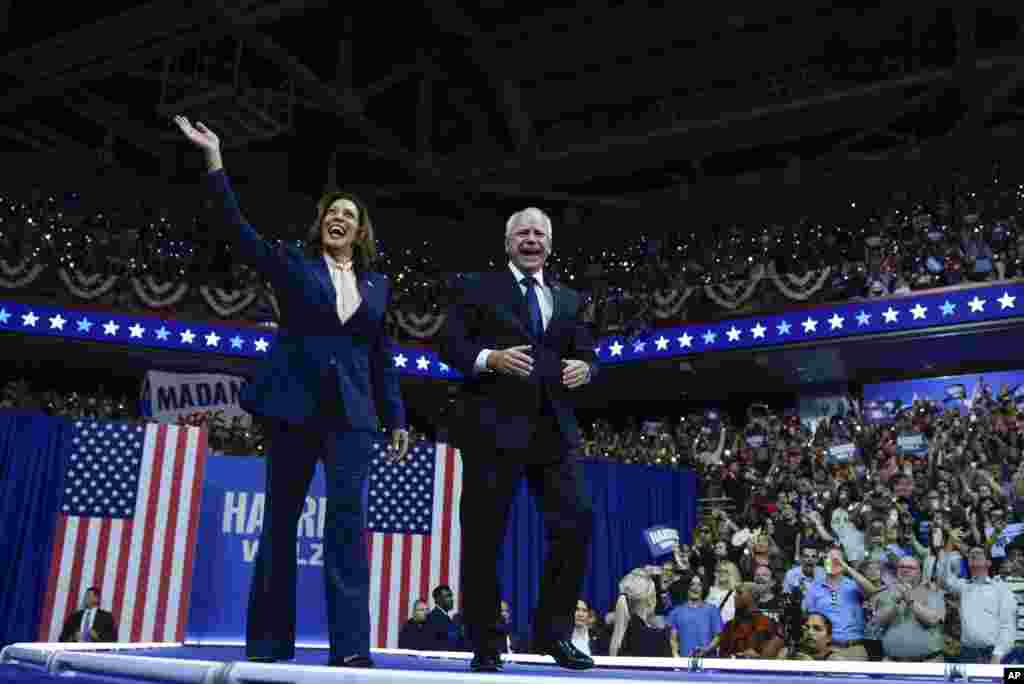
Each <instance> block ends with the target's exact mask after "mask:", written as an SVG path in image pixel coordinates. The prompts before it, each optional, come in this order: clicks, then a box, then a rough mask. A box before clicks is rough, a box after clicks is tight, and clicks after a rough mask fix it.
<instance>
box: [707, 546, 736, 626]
mask: <svg viewBox="0 0 1024 684" xmlns="http://www.w3.org/2000/svg"><path fill="white" fill-rule="evenodd" d="M741 581H742V578H741V576H740V570H739V568H737V567H736V564H735V563H733V562H732V561H727V560H724V561H720V562H719V563H718V567H717V568H716V569H715V585H714V586H713V587H711V590H710V591H708V595H707V598H706V599H705V600H706V601H707V602H708V603H710V604H711V605H713V606H716V607H717V608H718V610H719V611H721V613H722V624H725V623H727V622H728V621H729V620H731V619H732V618H733V616H734V615H735V614H736V587H738V586H739V584H740V582H741Z"/></svg>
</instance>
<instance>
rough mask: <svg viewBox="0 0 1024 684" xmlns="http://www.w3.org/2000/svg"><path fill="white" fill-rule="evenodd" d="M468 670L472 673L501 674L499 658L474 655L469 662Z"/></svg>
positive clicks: (496, 656)
mask: <svg viewBox="0 0 1024 684" xmlns="http://www.w3.org/2000/svg"><path fill="white" fill-rule="evenodd" d="M469 669H470V670H471V671H473V672H501V656H498V655H482V654H479V653H476V654H474V655H473V660H471V661H470V662H469Z"/></svg>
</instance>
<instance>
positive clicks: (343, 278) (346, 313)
mask: <svg viewBox="0 0 1024 684" xmlns="http://www.w3.org/2000/svg"><path fill="white" fill-rule="evenodd" d="M324 261H326V262H327V271H328V273H330V274H331V282H332V283H334V291H335V293H336V294H337V303H336V305H337V309H338V319H339V320H340V321H341V322H342V324H344V323H345V322H347V321H348V319H350V318H352V314H354V313H355V312H356V309H358V308H359V304H360V302H362V297H360V296H359V287H358V286H357V285H356V275H355V273H353V272H352V261H351V260H350V261H347V262H338V261H335V260H334V259H332V258H331V257H329V256H328V255H326V254H324Z"/></svg>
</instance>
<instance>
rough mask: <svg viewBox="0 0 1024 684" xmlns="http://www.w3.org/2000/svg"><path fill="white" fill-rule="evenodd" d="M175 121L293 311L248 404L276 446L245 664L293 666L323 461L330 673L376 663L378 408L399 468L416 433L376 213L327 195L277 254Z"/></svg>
mask: <svg viewBox="0 0 1024 684" xmlns="http://www.w3.org/2000/svg"><path fill="white" fill-rule="evenodd" d="M175 123H176V124H177V125H178V127H179V128H180V129H181V131H182V133H184V134H185V136H186V137H187V138H188V139H189V140H190V141H191V142H192V143H193V144H194V145H195V146H196V147H198V148H199V149H201V150H202V151H203V153H204V155H205V157H206V163H207V170H208V172H209V173H208V174H207V184H208V186H209V188H210V190H211V192H212V193H213V194H214V195H215V196H216V197H217V201H218V203H219V207H220V209H221V210H222V212H223V222H224V225H223V229H222V235H223V238H224V239H226V240H227V241H228V242H229V243H230V244H231V246H232V248H233V251H234V254H235V255H236V258H239V259H241V260H242V261H244V262H245V263H247V264H248V265H249V266H250V267H252V268H254V269H256V271H257V272H258V273H259V274H260V275H261V276H262V277H263V278H265V279H266V280H268V281H270V283H271V285H273V287H274V291H275V293H276V294H277V297H278V300H279V302H280V303H281V322H280V328H279V330H278V336H277V341H276V343H275V345H274V348H273V349H272V350H271V351H270V355H269V358H268V359H267V360H266V361H265V362H264V363H263V364H261V366H260V368H259V370H258V371H257V372H256V374H255V377H254V378H253V379H252V381H251V382H249V383H247V384H246V386H245V388H244V389H243V391H242V395H241V401H240V403H241V406H242V407H243V408H245V409H246V410H247V411H249V412H250V413H252V414H253V415H255V416H260V417H261V418H263V419H265V421H266V423H267V434H268V438H269V441H270V449H269V450H268V455H267V482H266V499H265V509H264V518H263V530H262V534H261V536H260V544H259V550H258V552H257V554H256V563H255V570H254V574H253V581H252V587H251V590H250V594H249V614H248V620H247V627H246V655H247V656H248V657H249V659H250V660H256V661H261V662H274V661H279V660H291V659H292V658H294V657H295V565H296V550H295V536H296V528H297V525H298V519H299V515H300V514H301V512H302V510H303V507H304V506H305V503H306V490H307V489H308V488H309V483H310V481H311V480H312V479H313V473H314V470H315V468H316V462H317V461H318V460H323V462H324V470H325V473H326V476H327V519H326V521H325V528H324V580H325V583H326V594H327V622H328V630H329V632H330V643H331V653H330V660H329V664H331V665H339V666H345V667H373V661H372V660H371V659H370V607H369V602H370V571H369V565H368V563H367V558H366V544H365V541H364V534H363V529H364V526H365V525H364V512H365V502H364V497H363V491H364V483H365V481H366V477H367V473H368V471H369V467H370V462H371V460H372V458H373V439H374V436H375V434H376V432H377V431H378V430H379V429H380V425H379V422H378V417H377V416H378V411H377V408H379V409H380V414H381V419H382V420H383V422H384V424H385V425H386V426H388V427H390V428H391V430H392V439H391V450H390V454H389V457H388V458H389V459H390V460H391V461H400V460H402V459H404V458H405V456H406V453H407V452H408V448H409V434H408V432H407V431H406V430H405V409H404V406H403V404H402V397H401V394H400V392H399V385H398V373H397V371H396V370H395V368H394V364H393V363H392V356H393V355H392V350H391V340H390V339H389V338H388V336H387V334H386V333H385V331H384V314H385V311H386V309H387V305H388V302H389V292H390V288H389V286H388V281H387V279H386V278H385V277H384V276H383V275H381V274H379V273H374V272H373V271H371V270H370V265H371V264H372V262H373V259H374V257H375V256H376V246H375V243H374V236H373V226H372V224H371V223H370V217H369V215H368V213H367V209H366V206H365V205H364V204H363V203H362V202H360V201H359V200H358V199H357V198H356V197H355V196H353V195H351V194H349V193H345V192H331V193H328V194H327V195H325V196H324V197H323V198H322V199H321V200H320V202H319V203H318V205H317V217H316V222H315V223H314V224H313V226H312V227H311V229H310V233H309V235H308V236H307V249H306V251H305V252H302V251H299V250H297V249H294V248H289V247H283V248H274V247H272V246H271V245H269V244H268V243H267V242H265V241H264V240H263V239H262V238H261V237H260V236H259V234H257V233H256V231H255V230H254V229H253V228H252V226H250V225H249V224H248V222H247V221H246V220H245V218H244V217H243V216H242V213H241V210H240V209H239V207H238V201H237V198H236V197H235V194H234V192H233V191H232V189H231V185H230V183H229V182H228V177H227V175H226V173H225V171H224V164H223V160H222V158H221V153H220V140H219V139H218V138H217V136H216V135H215V134H214V133H213V131H211V130H210V129H208V128H207V127H206V126H204V125H203V124H202V123H200V122H197V123H196V125H195V127H193V126H192V124H191V123H190V122H189V121H188V119H186V118H185V117H182V116H178V117H175Z"/></svg>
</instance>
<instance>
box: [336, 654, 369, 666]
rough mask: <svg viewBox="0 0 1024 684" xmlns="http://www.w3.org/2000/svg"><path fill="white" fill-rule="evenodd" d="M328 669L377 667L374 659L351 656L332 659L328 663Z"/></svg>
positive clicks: (357, 655)
mask: <svg viewBox="0 0 1024 684" xmlns="http://www.w3.org/2000/svg"><path fill="white" fill-rule="evenodd" d="M327 666H328V667H376V666H375V665H374V664H373V659H372V658H370V656H367V655H360V654H358V653H357V654H356V655H350V656H348V657H346V658H331V659H330V660H329V661H328V662H327Z"/></svg>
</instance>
